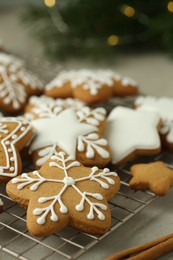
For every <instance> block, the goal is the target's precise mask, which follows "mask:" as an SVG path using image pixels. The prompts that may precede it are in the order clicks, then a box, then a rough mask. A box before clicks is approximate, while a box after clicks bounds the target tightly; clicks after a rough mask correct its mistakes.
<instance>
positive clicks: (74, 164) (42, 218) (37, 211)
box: [7, 152, 120, 236]
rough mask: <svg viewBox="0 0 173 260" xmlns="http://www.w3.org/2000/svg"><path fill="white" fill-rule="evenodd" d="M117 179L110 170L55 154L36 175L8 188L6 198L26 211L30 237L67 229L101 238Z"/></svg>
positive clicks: (15, 181) (24, 178)
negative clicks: (88, 166) (77, 230)
mask: <svg viewBox="0 0 173 260" xmlns="http://www.w3.org/2000/svg"><path fill="white" fill-rule="evenodd" d="M119 187H120V179H119V177H118V176H117V174H116V173H115V172H110V171H109V169H107V168H105V169H102V170H100V169H98V168H97V167H92V168H87V167H84V166H82V165H81V164H80V163H79V162H78V161H75V160H73V158H72V156H68V155H66V154H65V153H64V152H57V153H56V154H55V155H54V156H52V157H51V159H49V160H48V161H46V162H45V163H44V165H43V166H42V168H41V169H40V170H38V171H33V172H30V173H28V174H27V173H23V174H22V175H21V176H19V177H17V178H14V179H13V180H12V181H10V182H9V183H8V184H7V193H8V195H9V196H10V197H11V198H12V199H13V200H14V201H16V202H17V203H19V204H20V205H21V206H23V207H27V227H28V230H29V232H30V233H31V234H33V235H36V236H47V235H49V234H51V233H53V232H56V231H58V230H61V229H63V228H65V227H66V226H68V225H70V226H71V227H74V228H77V229H79V230H81V231H84V232H88V233H91V234H103V233H105V232H106V231H107V230H108V229H109V227H110V222H111V214H110V210H109V205H108V201H109V200H110V199H111V198H112V197H113V196H114V195H115V194H116V193H117V191H118V190H119Z"/></svg>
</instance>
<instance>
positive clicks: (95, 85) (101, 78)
mask: <svg viewBox="0 0 173 260" xmlns="http://www.w3.org/2000/svg"><path fill="white" fill-rule="evenodd" d="M115 81H121V83H122V85H123V86H124V87H125V86H128V85H133V86H137V83H136V81H134V80H133V79H130V78H127V77H122V76H121V75H120V74H118V73H116V72H114V71H112V70H103V69H98V70H89V69H80V70H69V71H68V70H63V71H61V72H60V73H59V74H58V76H57V77H56V78H55V79H53V80H52V81H51V82H50V83H49V84H47V85H46V88H45V89H46V91H49V90H51V89H54V88H62V87H64V84H65V83H67V82H70V85H71V87H72V88H76V87H78V86H81V85H82V87H83V89H85V90H88V91H89V93H90V94H91V95H93V96H95V95H97V94H98V92H99V90H100V89H101V88H102V87H103V86H104V85H105V86H107V87H113V86H114V84H115Z"/></svg>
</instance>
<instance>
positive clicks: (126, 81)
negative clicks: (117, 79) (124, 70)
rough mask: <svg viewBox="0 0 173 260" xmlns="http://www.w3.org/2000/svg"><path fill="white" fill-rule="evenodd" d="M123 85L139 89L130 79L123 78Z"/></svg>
mask: <svg viewBox="0 0 173 260" xmlns="http://www.w3.org/2000/svg"><path fill="white" fill-rule="evenodd" d="M121 84H122V85H123V86H124V87H126V86H129V85H130V86H134V87H137V85H138V84H137V82H136V81H135V80H133V79H131V78H128V77H123V78H122V79H121Z"/></svg>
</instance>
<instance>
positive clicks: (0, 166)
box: [0, 117, 33, 181]
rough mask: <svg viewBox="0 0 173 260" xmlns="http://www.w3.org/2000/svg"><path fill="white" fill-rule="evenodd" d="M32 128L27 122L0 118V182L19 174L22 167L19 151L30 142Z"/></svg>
mask: <svg viewBox="0 0 173 260" xmlns="http://www.w3.org/2000/svg"><path fill="white" fill-rule="evenodd" d="M32 136H33V131H32V127H31V125H30V124H29V122H28V121H26V120H22V119H19V118H13V117H11V118H10V117H9V118H8V117H4V118H0V147H1V158H0V180H1V181H8V180H9V178H12V177H15V176H17V175H18V174H21V171H22V165H21V158H20V155H19V151H20V150H21V149H23V148H24V147H25V146H26V144H27V143H28V142H29V141H31V138H32Z"/></svg>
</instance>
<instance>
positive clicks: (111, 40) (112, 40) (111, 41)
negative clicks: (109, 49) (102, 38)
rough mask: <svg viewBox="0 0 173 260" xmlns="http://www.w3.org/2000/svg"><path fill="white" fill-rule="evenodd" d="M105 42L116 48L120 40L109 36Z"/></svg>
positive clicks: (114, 36)
mask: <svg viewBox="0 0 173 260" xmlns="http://www.w3.org/2000/svg"><path fill="white" fill-rule="evenodd" d="M107 42H108V44H109V45H111V46H116V45H118V44H119V42H120V38H119V37H118V36H117V35H110V36H109V37H108V38H107Z"/></svg>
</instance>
